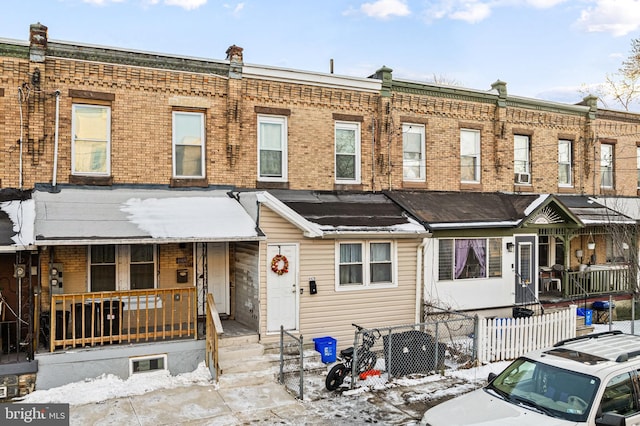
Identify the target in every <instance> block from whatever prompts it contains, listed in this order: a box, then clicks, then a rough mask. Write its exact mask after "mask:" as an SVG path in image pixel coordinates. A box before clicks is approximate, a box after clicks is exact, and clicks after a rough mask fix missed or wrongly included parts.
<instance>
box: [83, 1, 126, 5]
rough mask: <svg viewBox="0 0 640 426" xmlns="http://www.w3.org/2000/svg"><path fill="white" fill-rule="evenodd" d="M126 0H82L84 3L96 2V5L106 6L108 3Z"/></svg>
mask: <svg viewBox="0 0 640 426" xmlns="http://www.w3.org/2000/svg"><path fill="white" fill-rule="evenodd" d="M124 1H125V0H82V2H83V3H89V4H95V5H96V6H104V5H105V4H107V3H122V2H124Z"/></svg>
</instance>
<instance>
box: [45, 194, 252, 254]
mask: <svg viewBox="0 0 640 426" xmlns="http://www.w3.org/2000/svg"><path fill="white" fill-rule="evenodd" d="M33 199H34V201H35V211H36V218H35V241H36V245H38V246H44V245H85V244H131V243H137V242H139V243H145V242H146V243H149V242H213V241H250V240H256V239H262V238H263V234H262V232H261V231H260V230H259V229H258V227H257V226H256V223H255V222H254V220H253V219H252V218H251V217H250V216H249V214H247V212H246V211H245V210H244V209H243V207H242V206H241V205H240V203H238V202H237V201H236V200H235V199H233V198H231V197H229V195H228V194H227V192H226V191H224V190H173V189H149V188H144V189H143V188H129V187H127V188H104V189H101V188H100V189H98V188H75V187H74V188H62V189H61V190H60V191H59V192H47V191H40V190H36V191H34V194H33Z"/></svg>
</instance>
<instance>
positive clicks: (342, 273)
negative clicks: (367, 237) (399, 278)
mask: <svg viewBox="0 0 640 426" xmlns="http://www.w3.org/2000/svg"><path fill="white" fill-rule="evenodd" d="M337 249H338V252H339V259H338V265H337V273H338V287H341V288H348V287H366V286H373V285H394V284H395V283H394V261H393V259H394V256H395V253H394V246H393V244H392V243H391V242H388V241H375V242H371V241H369V242H368V241H364V242H343V243H338V245H337Z"/></svg>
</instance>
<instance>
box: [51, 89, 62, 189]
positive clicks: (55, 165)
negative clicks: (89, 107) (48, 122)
mask: <svg viewBox="0 0 640 426" xmlns="http://www.w3.org/2000/svg"><path fill="white" fill-rule="evenodd" d="M55 96H56V127H55V131H54V136H53V137H54V143H53V176H52V178H51V186H52V187H53V188H55V187H56V184H57V176H58V129H59V126H60V91H59V90H56V91H55Z"/></svg>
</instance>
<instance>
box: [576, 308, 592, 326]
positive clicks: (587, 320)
mask: <svg viewBox="0 0 640 426" xmlns="http://www.w3.org/2000/svg"><path fill="white" fill-rule="evenodd" d="M576 314H577V315H578V316H580V317H584V325H591V324H593V309H584V308H578V309H577V310H576Z"/></svg>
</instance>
